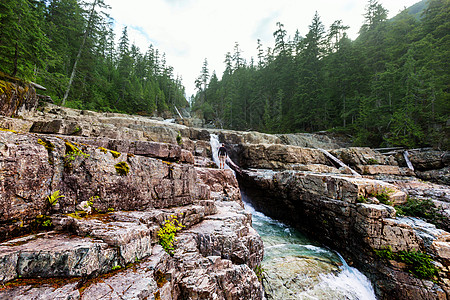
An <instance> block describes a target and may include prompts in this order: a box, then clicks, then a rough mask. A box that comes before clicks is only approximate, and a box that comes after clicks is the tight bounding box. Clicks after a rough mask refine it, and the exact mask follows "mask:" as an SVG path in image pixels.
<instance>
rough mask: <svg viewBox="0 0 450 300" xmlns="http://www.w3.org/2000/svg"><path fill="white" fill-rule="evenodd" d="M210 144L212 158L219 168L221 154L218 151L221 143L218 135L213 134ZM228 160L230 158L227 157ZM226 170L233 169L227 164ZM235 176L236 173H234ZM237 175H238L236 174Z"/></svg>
mask: <svg viewBox="0 0 450 300" xmlns="http://www.w3.org/2000/svg"><path fill="white" fill-rule="evenodd" d="M210 144H211V152H212V158H213V161H214V163H215V164H216V166H217V167H219V154H218V150H219V147H220V144H221V143H220V142H219V137H218V136H217V134H211V135H210ZM227 160H228V157H227ZM224 169H230V170H231V168H230V167H229V166H228V165H227V164H225V166H224ZM233 174H234V171H233ZM235 175H236V174H235Z"/></svg>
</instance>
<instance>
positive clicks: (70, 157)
mask: <svg viewBox="0 0 450 300" xmlns="http://www.w3.org/2000/svg"><path fill="white" fill-rule="evenodd" d="M65 145H66V155H65V156H64V166H65V167H67V168H71V167H72V163H71V162H72V161H74V160H75V158H76V157H78V156H83V157H84V158H87V157H89V156H90V154H87V153H84V152H83V151H81V150H80V149H79V148H77V147H76V146H75V145H73V144H72V143H70V142H68V141H65Z"/></svg>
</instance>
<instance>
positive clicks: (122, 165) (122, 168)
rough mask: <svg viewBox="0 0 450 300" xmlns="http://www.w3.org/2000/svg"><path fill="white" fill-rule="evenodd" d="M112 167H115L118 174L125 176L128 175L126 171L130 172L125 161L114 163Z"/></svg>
mask: <svg viewBox="0 0 450 300" xmlns="http://www.w3.org/2000/svg"><path fill="white" fill-rule="evenodd" d="M114 167H115V168H116V172H117V174H119V175H120V176H126V175H128V172H130V167H129V166H128V164H127V163H126V162H125V161H121V162H119V163H117V164H115V165H114Z"/></svg>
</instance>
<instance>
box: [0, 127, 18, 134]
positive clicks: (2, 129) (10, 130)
mask: <svg viewBox="0 0 450 300" xmlns="http://www.w3.org/2000/svg"><path fill="white" fill-rule="evenodd" d="M0 131H7V132H12V133H17V131H15V130H12V129H6V128H0Z"/></svg>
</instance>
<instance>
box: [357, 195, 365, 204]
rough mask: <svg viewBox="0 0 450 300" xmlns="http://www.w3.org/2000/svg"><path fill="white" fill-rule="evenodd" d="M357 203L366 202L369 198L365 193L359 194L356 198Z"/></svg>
mask: <svg viewBox="0 0 450 300" xmlns="http://www.w3.org/2000/svg"><path fill="white" fill-rule="evenodd" d="M356 202H357V203H366V202H367V198H366V197H364V196H363V195H361V196H359V197H358V199H356Z"/></svg>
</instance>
